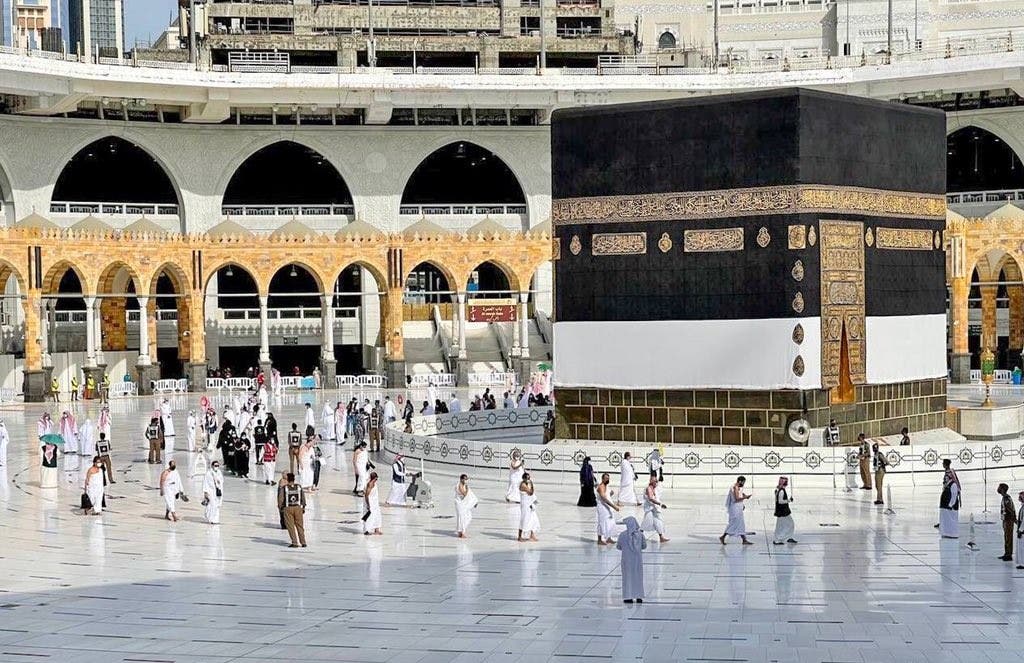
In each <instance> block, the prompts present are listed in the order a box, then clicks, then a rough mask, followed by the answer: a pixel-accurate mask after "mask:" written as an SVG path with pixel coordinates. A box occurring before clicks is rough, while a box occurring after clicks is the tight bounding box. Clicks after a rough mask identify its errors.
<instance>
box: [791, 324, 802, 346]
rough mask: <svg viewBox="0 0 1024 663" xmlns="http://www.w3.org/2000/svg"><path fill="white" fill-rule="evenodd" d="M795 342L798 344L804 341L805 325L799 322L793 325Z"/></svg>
mask: <svg viewBox="0 0 1024 663" xmlns="http://www.w3.org/2000/svg"><path fill="white" fill-rule="evenodd" d="M793 342H794V343H796V344H797V345H800V344H801V343H803V342H804V326H803V325H802V324H800V323H799V322H798V323H797V324H796V327H793Z"/></svg>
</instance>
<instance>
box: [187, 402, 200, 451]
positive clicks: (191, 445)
mask: <svg viewBox="0 0 1024 663" xmlns="http://www.w3.org/2000/svg"><path fill="white" fill-rule="evenodd" d="M198 423H199V422H198V421H196V411H195V410H189V411H188V416H187V417H186V418H185V435H186V438H185V440H186V443H187V445H188V451H189V453H192V452H193V451H195V450H196V426H197V425H198Z"/></svg>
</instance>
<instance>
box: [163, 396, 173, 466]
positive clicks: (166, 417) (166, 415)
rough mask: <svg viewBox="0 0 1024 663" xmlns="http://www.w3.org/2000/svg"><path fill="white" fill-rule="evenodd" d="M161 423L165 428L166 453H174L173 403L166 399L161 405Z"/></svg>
mask: <svg viewBox="0 0 1024 663" xmlns="http://www.w3.org/2000/svg"><path fill="white" fill-rule="evenodd" d="M160 423H161V424H162V425H163V427H164V452H165V453H166V454H167V455H168V456H169V455H171V454H172V453H174V420H173V419H172V418H171V403H170V401H168V400H167V399H166V398H165V399H164V400H163V402H162V403H160Z"/></svg>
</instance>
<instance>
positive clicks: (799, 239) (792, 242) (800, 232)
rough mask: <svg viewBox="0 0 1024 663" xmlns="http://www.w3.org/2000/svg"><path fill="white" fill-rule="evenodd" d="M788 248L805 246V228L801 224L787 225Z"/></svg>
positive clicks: (802, 247)
mask: <svg viewBox="0 0 1024 663" xmlns="http://www.w3.org/2000/svg"><path fill="white" fill-rule="evenodd" d="M789 248H791V249H806V248H807V228H805V227H804V226H803V224H800V225H797V226H790V227H789Z"/></svg>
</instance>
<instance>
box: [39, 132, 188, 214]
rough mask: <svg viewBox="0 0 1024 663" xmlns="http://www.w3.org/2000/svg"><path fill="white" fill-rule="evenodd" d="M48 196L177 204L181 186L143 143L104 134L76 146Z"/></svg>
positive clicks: (179, 202) (63, 198)
mask: <svg viewBox="0 0 1024 663" xmlns="http://www.w3.org/2000/svg"><path fill="white" fill-rule="evenodd" d="M55 182H56V184H55V185H54V187H53V194H52V196H51V200H53V201H59V202H72V201H89V202H110V203H162V204H176V205H178V214H179V217H180V218H181V219H182V221H183V222H184V211H183V209H184V208H183V206H182V199H181V189H180V187H179V186H178V183H177V182H176V181H175V180H174V178H173V177H172V176H171V170H170V169H169V168H168V167H167V164H165V163H164V162H163V161H161V160H160V159H159V158H158V157H157V156H156V154H155V153H154V152H153V151H152V150H150V149H149V148H147V147H146V146H145V145H143V144H141V143H138V142H135V141H129V140H126V139H124V138H121V137H120V136H113V135H109V136H104V137H103V138H100V139H96V140H92V141H90V142H88V143H87V144H85V145H84V146H81V147H79V148H78V149H76V150H75V151H74V152H73V153H72V156H71V157H70V158H69V159H68V160H67V161H66V162H65V163H64V165H63V167H62V168H61V170H60V173H59V174H57V175H56V177H55Z"/></svg>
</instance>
